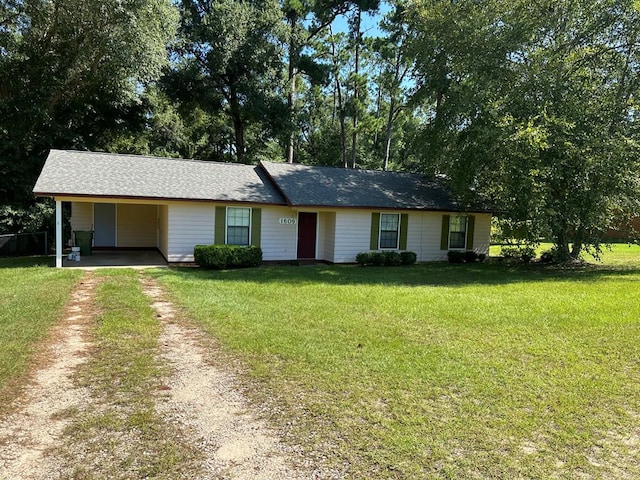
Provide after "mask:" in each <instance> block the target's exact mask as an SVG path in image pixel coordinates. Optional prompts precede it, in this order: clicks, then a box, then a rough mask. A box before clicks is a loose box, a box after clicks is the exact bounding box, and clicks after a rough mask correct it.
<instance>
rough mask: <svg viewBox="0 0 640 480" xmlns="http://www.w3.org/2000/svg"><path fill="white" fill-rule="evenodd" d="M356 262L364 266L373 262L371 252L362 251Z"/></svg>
mask: <svg viewBox="0 0 640 480" xmlns="http://www.w3.org/2000/svg"><path fill="white" fill-rule="evenodd" d="M356 263H357V264H358V265H361V266H363V267H364V266H365V265H367V264H369V263H371V252H360V253H359V254H357V255H356Z"/></svg>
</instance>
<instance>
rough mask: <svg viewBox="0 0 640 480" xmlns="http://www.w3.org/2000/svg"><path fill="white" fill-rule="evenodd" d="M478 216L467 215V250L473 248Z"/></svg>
mask: <svg viewBox="0 0 640 480" xmlns="http://www.w3.org/2000/svg"><path fill="white" fill-rule="evenodd" d="M475 226H476V217H475V216H473V215H469V216H468V217H467V250H473V232H474V231H475Z"/></svg>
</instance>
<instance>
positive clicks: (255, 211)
mask: <svg viewBox="0 0 640 480" xmlns="http://www.w3.org/2000/svg"><path fill="white" fill-rule="evenodd" d="M261 230H262V209H261V208H252V209H251V245H254V246H256V247H259V246H260V233H261Z"/></svg>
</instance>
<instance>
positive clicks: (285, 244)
mask: <svg viewBox="0 0 640 480" xmlns="http://www.w3.org/2000/svg"><path fill="white" fill-rule="evenodd" d="M281 218H296V214H295V212H294V211H293V210H291V209H290V208H287V207H271V206H263V207H262V233H261V235H260V247H261V248H262V258H263V259H264V260H267V261H270V260H271V261H273V260H294V259H295V258H296V255H297V243H296V242H297V229H298V226H297V225H280V219H281Z"/></svg>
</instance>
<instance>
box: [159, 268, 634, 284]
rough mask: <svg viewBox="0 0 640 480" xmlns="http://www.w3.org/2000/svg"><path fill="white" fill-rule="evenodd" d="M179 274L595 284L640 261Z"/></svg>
mask: <svg viewBox="0 0 640 480" xmlns="http://www.w3.org/2000/svg"><path fill="white" fill-rule="evenodd" d="M165 274H166V275H170V276H172V275H177V276H179V277H180V278H182V279H184V280H192V279H193V280H196V279H197V280H207V279H211V280H230V281H234V282H250V283H271V282H274V283H280V284H282V283H290V284H293V285H298V286H299V285H304V284H314V283H324V284H332V285H358V284H362V285H393V286H406V287H414V286H415V287H418V286H433V287H456V286H460V287H462V286H469V285H505V284H513V283H525V282H527V283H530V282H558V281H561V282H567V281H569V282H571V281H576V282H592V281H593V282H595V281H602V280H605V279H606V280H622V281H625V280H629V279H632V277H639V279H640V265H639V266H635V265H634V266H633V267H612V266H605V265H581V266H573V267H557V266H550V265H543V264H509V263H497V262H488V263H477V264H472V265H469V264H462V265H457V264H450V263H446V262H432V263H424V264H419V265H413V266H405V267H360V266H356V265H317V266H313V267H298V266H262V267H258V268H248V269H238V270H222V271H215V270H201V269H197V268H171V269H168V270H164V271H158V272H157V273H156V275H159V276H162V275H165Z"/></svg>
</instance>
